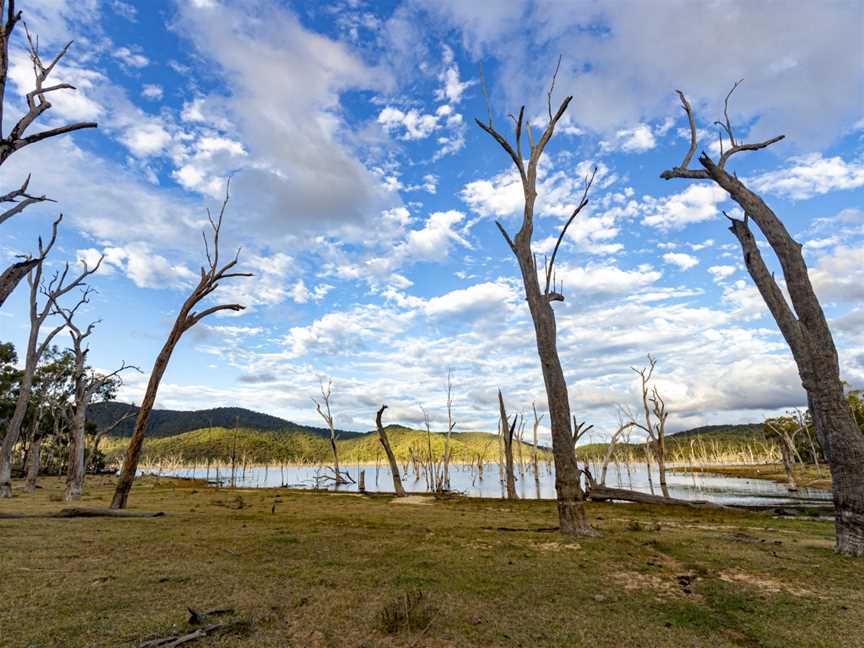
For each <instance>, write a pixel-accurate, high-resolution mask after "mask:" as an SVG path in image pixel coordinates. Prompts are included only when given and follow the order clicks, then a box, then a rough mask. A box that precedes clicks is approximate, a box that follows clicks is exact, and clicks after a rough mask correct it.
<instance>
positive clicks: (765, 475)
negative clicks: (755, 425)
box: [675, 464, 831, 490]
mask: <svg viewBox="0 0 864 648" xmlns="http://www.w3.org/2000/svg"><path fill="white" fill-rule="evenodd" d="M675 471H676V472H704V473H711V474H713V475H728V476H730V477H747V478H749V479H768V480H771V481H777V482H782V483H784V484H785V483H786V471H785V470H784V468H783V464H756V465H751V466H723V465H719V466H690V467H686V468H675ZM792 472H793V474H794V475H795V481H796V482H797V483H798V486H800V487H805V488H822V489H824V490H831V472H830V471H829V470H828V466H819V469H818V470H817V468H816V466H815V465H812V464H808V465H803V466H802V465H801V464H795V467H794V468H793V471H792Z"/></svg>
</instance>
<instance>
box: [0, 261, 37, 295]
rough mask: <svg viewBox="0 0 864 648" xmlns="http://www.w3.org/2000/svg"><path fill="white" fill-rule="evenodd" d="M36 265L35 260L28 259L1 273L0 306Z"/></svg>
mask: <svg viewBox="0 0 864 648" xmlns="http://www.w3.org/2000/svg"><path fill="white" fill-rule="evenodd" d="M37 263H38V261H37V260H36V259H28V260H26V261H19V262H18V263H13V264H12V265H10V266H9V267H8V268H6V269H5V270H4V271H3V274H2V275H0V306H3V303H4V302H5V301H6V298H7V297H9V295H11V294H12V292H13V291H14V290H15V288H16V286H18V284H19V283H21V280H22V279H23V278H24V277H26V276H27V273H28V272H30V270H32V269H33V266H35V265H36V264H37Z"/></svg>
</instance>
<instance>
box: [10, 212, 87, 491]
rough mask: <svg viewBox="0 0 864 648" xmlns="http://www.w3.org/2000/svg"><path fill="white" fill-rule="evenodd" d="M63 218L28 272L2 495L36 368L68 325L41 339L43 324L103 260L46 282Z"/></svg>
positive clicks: (60, 326) (65, 271)
mask: <svg viewBox="0 0 864 648" xmlns="http://www.w3.org/2000/svg"><path fill="white" fill-rule="evenodd" d="M62 218H63V216H62V215H61V216H60V217H59V218H58V219H57V220H56V221H54V224H53V226H52V228H51V238H50V239H49V241H48V243H47V245H43V243H42V239H41V238H40V239H39V243H38V247H39V255H38V256H37V257H35V261H36V264H35V265H34V266H33V269H32V270H31V271H30V273H29V274H28V275H27V282H28V284H29V286H30V334H29V336H28V338H27V348H26V351H25V354H24V371H23V374H22V376H21V385H20V388H19V390H18V399H17V401H16V402H15V411H14V412H13V414H12V418H10V419H9V423H8V425H7V426H6V434H5V436H4V437H3V446H2V449H0V497H11V496H12V482H11V479H12V450H13V449H14V448H15V445H16V444H17V443H18V439H19V438H20V436H21V426H22V424H23V423H24V417H25V416H26V415H27V406H28V405H29V404H30V397H31V394H32V388H33V375H34V373H35V372H36V367H37V365H38V364H39V359H40V358H41V357H42V355H43V354H44V353H45V350H46V349H48V347H49V346H50V345H51V341H52V340H53V339H54V338H55V337H56V336H57V334H58V333H60V331H62V330H63V329H64V328H65V327H66V323H65V322H62V323H60V324H58V325H57V326H55V327H54V328H52V329H51V330H50V331H48V333H47V334H46V335H45V336H43V337H42V338H41V340H40V334H41V331H42V325H43V324H45V320H47V319H48V317H49V316H50V315H52V314H53V313H54V312H55V308H56V304H57V303H58V300H59V299H60V298H61V297H63V296H64V295H66V294H67V293H69V292H70V291H71V290H73V289H75V288H76V287H78V286H80V285H82V284H83V283H84V280H85V279H86V278H87V277H89V276H90V275H92V274H93V273H94V272H96V271H97V270H98V269H99V266H100V265H101V263H102V259H101V258H100V259H99V261H98V262H97V263H96V264H95V265H94V266H93V267H92V268H91V267H89V266H88V265H87V263H86V262H84V261H82V262H81V265H82V266H83V269H82V271H81V272H80V273H79V274H77V275H70V272H69V271H70V267H69V264H68V263H67V264H66V265H65V266H64V268H63V270H62V271H61V272H57V273H55V274H54V276H53V277H52V278H51V279H50V280H49V281H48V282H47V283H43V281H42V274H43V272H44V265H45V258H46V257H47V256H48V253H49V252H50V251H51V248H52V247H54V243H55V242H56V240H57V227H58V226H59V225H60V221H61V220H62ZM40 294H42V295H43V296H44V297H45V303H44V304H43V305H42V306H40V305H39V303H38V302H39V295H40Z"/></svg>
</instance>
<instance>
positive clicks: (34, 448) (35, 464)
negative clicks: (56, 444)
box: [24, 434, 42, 493]
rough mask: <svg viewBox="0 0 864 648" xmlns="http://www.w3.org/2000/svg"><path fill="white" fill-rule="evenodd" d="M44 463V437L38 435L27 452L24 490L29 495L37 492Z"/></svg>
mask: <svg viewBox="0 0 864 648" xmlns="http://www.w3.org/2000/svg"><path fill="white" fill-rule="evenodd" d="M41 461H42V436H41V435H38V434H37V435H36V436H34V437H33V440H32V441H31V442H30V449H29V450H28V452H27V479H26V481H25V482H24V490H25V491H27V492H28V493H33V492H35V491H36V482H37V481H38V480H39V468H40V465H41Z"/></svg>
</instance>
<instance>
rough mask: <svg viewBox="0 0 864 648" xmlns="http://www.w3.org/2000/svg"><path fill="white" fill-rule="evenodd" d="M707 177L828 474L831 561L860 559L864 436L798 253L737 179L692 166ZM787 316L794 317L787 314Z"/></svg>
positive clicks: (706, 162) (710, 166) (708, 164)
mask: <svg viewBox="0 0 864 648" xmlns="http://www.w3.org/2000/svg"><path fill="white" fill-rule="evenodd" d="M699 162H700V163H701V164H702V166H703V167H704V168H705V171H706V172H707V174H708V175H709V177H710V178H711V179H712V180H714V181H715V182H716V183H717V184H718V185H720V186H721V187H722V188H723V189H725V190H726V191H727V192H729V194H730V196H731V197H732V199H733V200H734V201H735V202H736V203H738V204H739V205H740V206H741V208H742V209H743V210H744V214H745V220H733V222H732V226H731V227H730V230H731V231H732V233H733V234H734V235H735V237H736V238H737V239H738V241H739V243H740V244H741V249H742V253H743V255H744V263H745V265H746V266H747V271H748V272H749V274H750V276H751V277H752V279H753V281H754V283H755V284H756V287H757V288H758V289H759V292H760V294H761V295H762V297H763V299H764V300H765V303H766V305H767V306H768V309H769V310H770V311H771V314H772V316H773V317H774V320H775V321H776V322H777V325H778V327H779V328H780V331H781V333H782V334H783V337H784V338H785V339H786V341H787V343H788V344H789V348H790V349H791V351H792V356H793V358H794V360H795V364H796V365H797V366H798V374H799V376H800V378H801V385H802V386H803V387H804V390H805V392H806V393H807V401H808V405H809V408H810V412H811V414H812V417H813V422H814V424H815V427H816V435H817V437H818V438H819V442H820V443H821V444H822V448H823V450H824V451H825V457H826V459H827V461H828V465H829V467H830V469H831V477H832V493H833V499H834V506H835V510H836V514H835V526H836V544H835V550H836V551H837V553H840V554H843V555H847V556H859V557H861V556H864V435H862V434H861V431H860V430H859V429H858V426H857V425H855V422H854V420H853V419H852V415H851V413H850V412H849V406H848V403H847V401H846V397H845V394H844V390H843V383H842V381H841V380H840V365H839V360H838V357H837V348H836V346H835V345H834V338H833V336H832V335H831V330H830V328H829V326H828V322H827V320H826V319H825V314H824V312H823V310H822V306H821V304H820V303H819V300H818V298H817V296H816V293H815V291H814V290H813V286H812V284H811V282H810V276H809V274H808V272H807V265H806V263H805V262H804V256H803V254H802V246H801V244H800V243H798V242H797V241H796V240H794V239H793V238H792V236H791V235H790V234H789V232H788V231H787V230H786V228H785V227H784V225H783V223H782V222H781V221H780V219H779V218H777V216H776V214H774V212H773V211H772V210H771V208H770V207H768V205H767V204H765V202H764V201H763V200H762V199H761V198H760V197H759V196H758V195H756V194H755V193H753V192H752V191H750V190H749V189H748V188H747V187H746V186H745V185H744V184H743V183H742V182H741V181H740V180H739V179H738V178H736V177H734V176H733V175H730V174H729V173H727V172H726V171H725V170H724V169H723V168H721V167H719V166H718V165H715V164H714V163H713V162H712V161H711V160H710V159H709V158H708V157H707V156H706V155H704V154H703V155H702V156H701V157H700V158H699ZM750 219H752V220H753V221H754V222H755V223H756V224H757V225H758V227H759V229H760V231H761V232H762V233H763V234H764V235H765V238H766V239H767V240H768V244H769V245H770V246H771V249H772V250H773V251H774V253H775V254H776V256H777V259H778V260H779V262H780V266H781V268H782V271H783V277H784V279H785V280H786V288H787V290H788V292H789V297H790V298H791V301H792V308H790V307H789V305H788V304H787V302H786V299H785V297H784V295H783V293H782V291H781V290H780V287H779V286H778V285H777V282H776V281H775V279H774V277H773V275H772V274H771V273H770V272H769V271H768V269H767V267H766V266H765V262H764V261H763V259H762V255H761V254H760V252H759V248H758V246H757V245H756V241H755V239H754V237H753V233H752V232H751V231H750V228H749V220H750ZM793 309H794V310H793Z"/></svg>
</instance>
